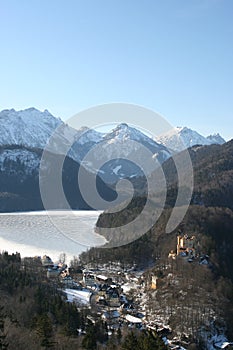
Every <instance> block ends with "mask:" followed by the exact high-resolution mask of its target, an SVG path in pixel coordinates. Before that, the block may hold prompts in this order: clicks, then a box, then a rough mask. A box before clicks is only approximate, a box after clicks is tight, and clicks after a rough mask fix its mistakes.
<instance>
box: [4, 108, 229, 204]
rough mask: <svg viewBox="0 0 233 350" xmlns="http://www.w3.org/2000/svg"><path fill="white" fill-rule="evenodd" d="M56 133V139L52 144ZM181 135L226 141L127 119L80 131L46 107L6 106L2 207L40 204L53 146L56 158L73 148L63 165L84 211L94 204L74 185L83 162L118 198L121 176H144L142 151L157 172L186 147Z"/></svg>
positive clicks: (104, 190) (202, 141)
mask: <svg viewBox="0 0 233 350" xmlns="http://www.w3.org/2000/svg"><path fill="white" fill-rule="evenodd" d="M57 130H58V132H57ZM54 133H55V134H56V137H53V138H52V142H50V141H51V136H52V135H54ZM181 139H182V142H183V144H184V145H185V147H190V146H192V145H194V144H195V145H197V144H198V145H210V144H213V143H217V144H222V143H224V142H225V141H224V139H223V138H222V137H221V136H220V135H218V134H217V135H212V136H209V137H207V138H205V137H203V136H202V135H200V134H198V133H197V132H196V131H193V130H191V129H188V128H177V129H174V130H173V132H171V133H170V134H169V135H168V134H167V135H163V136H161V137H160V138H157V139H156V140H154V139H152V138H150V137H148V136H147V135H145V134H143V133H142V132H141V131H139V130H137V129H135V128H133V127H131V126H129V125H127V124H125V123H122V124H119V125H118V126H116V127H115V128H114V129H113V130H110V131H109V132H107V133H100V132H98V131H96V130H93V129H88V128H87V127H83V128H81V129H79V130H75V129H73V128H71V127H70V126H69V125H67V124H66V123H64V122H63V121H62V120H61V119H59V118H55V117H54V116H53V115H52V114H51V113H50V112H48V111H47V110H45V111H44V112H41V111H39V110H37V109H35V108H28V109H26V110H22V111H15V110H14V109H10V110H3V111H1V112H0V179H1V181H0V192H1V197H0V198H1V199H0V210H2V211H6V210H11V209H12V210H19V208H20V207H21V203H24V204H23V205H22V208H23V209H24V210H27V209H34V207H35V208H37V209H39V208H41V205H42V204H41V199H40V195H39V180H38V178H39V167H40V160H41V156H42V152H43V150H44V148H45V147H46V145H47V146H48V144H49V147H48V150H49V152H50V153H51V154H54V157H60V156H62V154H64V150H67V149H68V152H65V153H67V154H66V157H65V159H66V164H68V163H69V166H66V167H65V168H64V169H63V179H64V183H65V186H66V188H67V193H69V196H70V198H69V200H70V201H71V203H72V207H73V208H82V209H84V208H89V206H88V205H87V203H85V201H83V199H82V198H81V197H80V196H81V195H80V191H79V188H78V189H77V191H76V192H75V191H72V189H71V187H72V186H73V185H74V182H72V181H75V179H76V176H77V171H78V169H79V168H80V166H81V167H82V168H84V169H85V172H86V174H87V178H90V179H91V181H92V180H93V181H95V177H96V176H97V180H96V181H97V183H98V186H99V190H100V192H101V195H102V196H103V198H104V199H108V200H109V199H110V198H111V199H113V198H114V197H115V196H116V193H115V184H116V183H117V182H118V180H119V179H125V178H128V179H134V180H135V179H137V178H141V177H142V176H143V169H141V167H140V160H141V159H142V158H143V152H142V149H143V150H144V149H146V150H148V151H149V152H150V154H151V156H150V158H149V163H150V164H151V166H150V167H149V171H151V172H152V171H153V170H154V168H156V164H157V163H156V162H159V163H164V162H165V161H167V160H168V159H169V158H171V156H172V155H174V153H177V152H178V151H180V150H182V149H183V148H184V145H183V146H182V147H180V140H181ZM49 142H50V143H49ZM70 146H71V147H70ZM89 154H92V158H91V157H89ZM132 159H133V160H135V159H138V160H139V164H138V165H137V164H134V162H133V161H131V160H132ZM99 164H100V165H101V166H99ZM50 166H51V164H50ZM68 169H69V170H68ZM149 171H148V172H149ZM146 175H148V174H146ZM70 179H73V180H72V181H71V180H70ZM69 186H70V187H69ZM74 186H75V185H74ZM6 199H7V200H6ZM6 203H8V204H9V205H8V204H6ZM12 203H17V205H16V204H14V205H13V204H12ZM25 203H28V204H25ZM11 205H13V207H11ZM58 206H59V204H58Z"/></svg>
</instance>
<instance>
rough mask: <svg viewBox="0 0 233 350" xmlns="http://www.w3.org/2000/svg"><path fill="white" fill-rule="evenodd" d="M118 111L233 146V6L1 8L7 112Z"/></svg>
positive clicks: (133, 0)
mask: <svg viewBox="0 0 233 350" xmlns="http://www.w3.org/2000/svg"><path fill="white" fill-rule="evenodd" d="M111 102H126V103H133V104H137V105H141V106H145V107H147V108H150V109H152V110H154V111H156V112H159V113H161V114H162V115H163V116H164V117H165V118H166V119H167V120H168V121H169V123H171V124H172V125H174V126H188V127H190V128H193V129H195V130H197V131H199V132H200V133H202V134H203V135H208V134H210V133H216V132H220V133H221V134H222V136H224V137H225V138H226V139H231V138H233V130H232V118H233V1H232V0H82V1H81V0H67V1H64V0H63V1H62V0H49V1H48V0H34V1H29V0H20V1H19V0H0V110H2V109H9V108H14V109H16V110H19V109H25V108H28V107H35V108H38V109H40V110H44V109H48V110H49V111H50V112H51V113H52V114H53V115H54V116H56V117H60V118H62V119H63V120H66V119H68V118H70V117H71V116H73V115H74V114H76V113H78V112H79V111H82V110H84V109H87V108H89V107H92V106H95V105H99V104H104V103H111ZM84 125H85V123H84Z"/></svg>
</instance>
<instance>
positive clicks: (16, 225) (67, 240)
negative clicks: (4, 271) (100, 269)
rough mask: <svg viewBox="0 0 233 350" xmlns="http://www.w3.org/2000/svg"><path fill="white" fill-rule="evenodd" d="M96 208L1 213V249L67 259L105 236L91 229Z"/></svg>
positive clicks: (99, 243) (99, 241) (98, 243)
mask: <svg viewBox="0 0 233 350" xmlns="http://www.w3.org/2000/svg"><path fill="white" fill-rule="evenodd" d="M99 214H100V212H98V211H49V212H46V211H40V212H27V213H4V214H0V251H8V252H9V253H12V252H16V251H17V252H19V253H21V255H22V256H35V255H39V256H43V255H44V254H46V255H49V256H50V257H51V258H52V260H57V259H58V257H59V255H60V254H61V253H63V252H64V253H66V256H67V262H69V261H70V260H71V259H72V258H73V257H74V256H77V255H79V254H80V253H81V252H83V251H86V250H87V249H88V248H89V247H92V246H100V245H102V244H104V243H105V239H104V238H103V237H102V236H100V235H98V234H96V233H95V232H94V227H95V223H96V221H97V219H98V216H99Z"/></svg>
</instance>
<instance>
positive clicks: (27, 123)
mask: <svg viewBox="0 0 233 350" xmlns="http://www.w3.org/2000/svg"><path fill="white" fill-rule="evenodd" d="M62 123H63V122H62V121H61V120H60V119H58V118H55V117H54V116H53V115H52V114H51V113H50V112H49V111H47V110H45V111H44V112H41V111H39V110H37V109H36V108H33V107H31V108H27V109H25V110H21V111H15V110H14V109H5V110H3V111H1V112H0V135H1V137H0V144H1V145H6V144H8V145H10V144H14V145H24V146H27V147H39V148H43V147H44V146H45V145H46V143H47V141H48V139H49V137H50V136H51V134H52V132H53V131H54V130H55V128H56V127H58V126H59V125H60V124H62Z"/></svg>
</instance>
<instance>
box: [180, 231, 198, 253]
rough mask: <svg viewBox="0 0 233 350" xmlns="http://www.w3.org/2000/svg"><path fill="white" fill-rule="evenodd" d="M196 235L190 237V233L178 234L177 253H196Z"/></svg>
mask: <svg viewBox="0 0 233 350" xmlns="http://www.w3.org/2000/svg"><path fill="white" fill-rule="evenodd" d="M195 243H196V238H195V236H192V237H189V236H188V235H184V236H181V235H178V236H177V255H180V254H181V253H187V254H188V255H192V256H193V255H195Z"/></svg>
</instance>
